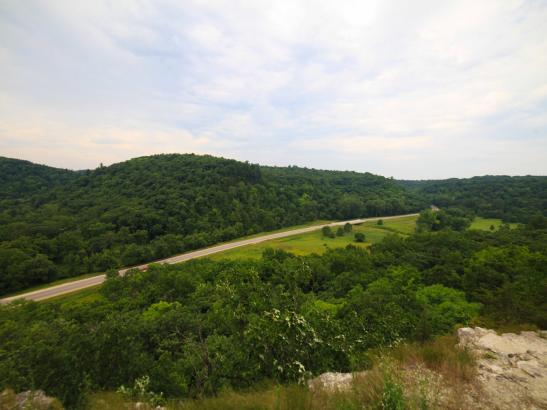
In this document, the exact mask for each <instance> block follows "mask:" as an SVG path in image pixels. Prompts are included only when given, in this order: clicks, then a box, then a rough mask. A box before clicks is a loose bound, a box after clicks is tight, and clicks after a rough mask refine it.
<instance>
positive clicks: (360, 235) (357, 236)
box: [355, 232, 365, 242]
mask: <svg viewBox="0 0 547 410" xmlns="http://www.w3.org/2000/svg"><path fill="white" fill-rule="evenodd" d="M355 242H365V234H364V233H361V232H356V233H355Z"/></svg>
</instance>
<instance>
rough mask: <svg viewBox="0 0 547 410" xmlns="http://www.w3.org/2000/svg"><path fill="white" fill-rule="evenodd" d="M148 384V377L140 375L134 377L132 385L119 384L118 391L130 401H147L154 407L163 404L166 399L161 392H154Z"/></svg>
mask: <svg viewBox="0 0 547 410" xmlns="http://www.w3.org/2000/svg"><path fill="white" fill-rule="evenodd" d="M149 386H150V377H148V376H142V377H139V378H138V379H135V383H134V384H133V387H125V386H123V385H122V386H120V387H119V388H118V393H120V394H121V395H123V396H125V397H126V398H128V399H130V400H132V401H137V402H144V403H148V404H150V405H151V406H154V407H156V406H162V405H164V404H165V402H166V401H165V398H164V397H163V393H154V392H153V391H150V387H149Z"/></svg>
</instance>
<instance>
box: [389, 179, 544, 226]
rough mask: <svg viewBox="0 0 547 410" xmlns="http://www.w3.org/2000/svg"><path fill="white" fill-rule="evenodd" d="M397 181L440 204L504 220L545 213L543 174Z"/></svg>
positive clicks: (420, 195) (523, 219)
mask: <svg viewBox="0 0 547 410" xmlns="http://www.w3.org/2000/svg"><path fill="white" fill-rule="evenodd" d="M399 183H400V184H401V185H402V186H403V187H405V188H408V189H409V190H410V191H411V192H413V193H415V194H416V195H418V196H419V197H421V198H423V199H424V200H427V201H429V202H430V203H435V204H436V205H438V206H440V207H443V208H444V207H452V206H456V207H459V208H463V209H466V210H468V211H471V212H473V213H475V214H477V215H480V216H483V217H486V218H500V219H503V220H504V221H506V222H527V221H528V220H529V219H530V218H532V217H534V216H535V215H537V214H538V213H542V214H544V215H545V214H546V212H547V177H544V176H516V177H510V176H504V175H499V176H491V175H487V176H482V177H473V178H464V179H457V178H451V179H445V180H438V181H399Z"/></svg>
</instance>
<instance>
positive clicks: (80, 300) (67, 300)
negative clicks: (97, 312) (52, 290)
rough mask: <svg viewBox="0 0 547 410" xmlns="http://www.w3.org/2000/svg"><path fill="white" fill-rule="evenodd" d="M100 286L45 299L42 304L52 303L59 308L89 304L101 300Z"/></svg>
mask: <svg viewBox="0 0 547 410" xmlns="http://www.w3.org/2000/svg"><path fill="white" fill-rule="evenodd" d="M100 287H101V285H97V286H92V287H90V288H86V289H83V290H79V291H76V292H72V293H67V294H64V295H59V296H57V297H54V298H51V299H46V300H44V301H43V302H44V303H53V304H58V305H60V306H61V308H62V307H63V306H67V307H68V306H71V307H73V306H74V305H77V304H86V305H87V304H89V303H92V302H95V301H98V300H100V299H102V298H103V296H102V295H101V294H100V293H99V289H100Z"/></svg>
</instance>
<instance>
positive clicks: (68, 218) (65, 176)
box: [0, 154, 423, 294]
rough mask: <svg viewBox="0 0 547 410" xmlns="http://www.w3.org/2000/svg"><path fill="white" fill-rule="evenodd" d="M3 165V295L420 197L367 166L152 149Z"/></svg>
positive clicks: (381, 211)
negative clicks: (56, 164) (109, 159)
mask: <svg viewBox="0 0 547 410" xmlns="http://www.w3.org/2000/svg"><path fill="white" fill-rule="evenodd" d="M0 164H2V165H1V166H0V169H1V170H2V174H0V179H5V180H6V181H7V183H6V184H5V187H4V188H3V191H2V192H4V191H5V192H6V194H5V195H3V196H2V197H0V209H1V211H0V241H1V244H0V266H1V269H2V271H1V275H0V294H2V293H6V292H10V291H14V290H19V289H23V288H25V287H28V286H31V285H34V284H37V283H44V282H49V281H51V280H54V279H57V278H63V277H69V276H74V275H77V274H81V273H86V272H97V271H104V270H107V269H109V268H114V267H120V266H126V265H132V264H137V263H141V262H146V261H150V260H154V259H157V258H162V257H166V256H169V255H173V254H176V253H179V252H182V251H186V250H191V249H196V248H199V247H203V246H207V245H210V244H213V243H218V242H221V241H225V240H229V239H233V238H236V237H241V236H244V235H247V234H254V233H258V232H262V231H267V230H272V229H276V228H280V227H286V226H291V225H296V224H299V223H303V222H308V221H311V220H314V219H337V218H353V217H364V216H376V215H389V214H397V213H405V212H410V211H415V210H418V209H419V208H421V206H422V205H423V204H421V203H420V201H417V200H416V199H415V198H414V197H413V196H410V195H408V193H407V192H406V191H405V189H404V188H403V187H401V186H399V185H398V184H396V183H395V182H394V181H392V180H390V179H386V178H383V177H380V176H375V175H372V174H368V173H367V174H359V173H354V172H337V171H318V170H308V169H303V168H297V167H289V168H268V167H260V166H258V165H254V164H249V163H243V162H239V161H234V160H228V159H223V158H215V157H211V156H198V155H175V154H172V155H154V156H150V157H142V158H135V159H133V160H130V161H126V162H122V163H119V164H115V165H112V166H109V167H99V168H97V169H95V170H88V171H78V172H74V171H64V170H57V169H54V168H49V167H44V166H38V165H34V164H30V163H28V162H25V161H17V160H11V159H0ZM36 175H38V176H39V177H36ZM10 176H11V177H10ZM4 177H5V178H4ZM25 181H31V183H28V184H27V183H26V182H25Z"/></svg>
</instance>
